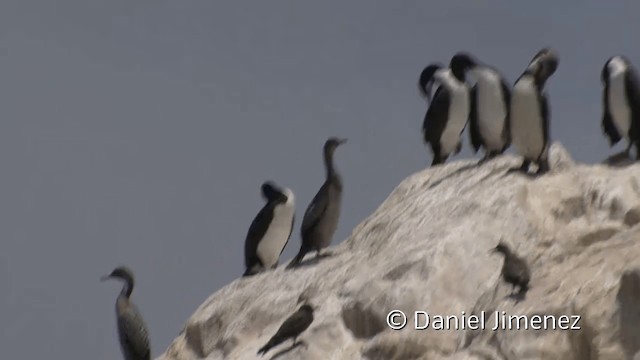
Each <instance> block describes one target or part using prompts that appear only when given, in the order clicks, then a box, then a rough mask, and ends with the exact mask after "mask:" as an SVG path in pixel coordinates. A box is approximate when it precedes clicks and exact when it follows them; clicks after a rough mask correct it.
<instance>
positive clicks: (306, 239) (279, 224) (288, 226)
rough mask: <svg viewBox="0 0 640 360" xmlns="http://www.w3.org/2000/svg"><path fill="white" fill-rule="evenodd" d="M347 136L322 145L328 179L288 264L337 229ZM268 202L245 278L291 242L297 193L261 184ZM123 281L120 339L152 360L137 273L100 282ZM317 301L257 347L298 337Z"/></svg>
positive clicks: (249, 243) (136, 357) (253, 234)
mask: <svg viewBox="0 0 640 360" xmlns="http://www.w3.org/2000/svg"><path fill="white" fill-rule="evenodd" d="M346 142H347V139H341V138H337V137H330V138H329V139H327V141H326V142H325V144H324V148H323V157H324V166H325V171H326V179H325V181H324V183H323V184H322V186H321V187H320V189H319V190H318V192H317V193H316V195H315V196H314V197H313V199H312V200H311V203H310V204H309V206H308V207H307V209H306V211H305V213H304V217H303V219H302V225H301V227H300V235H301V245H300V250H299V251H298V254H297V255H296V256H295V257H294V258H293V260H292V261H291V262H290V263H289V265H288V266H287V268H288V269H293V268H295V267H297V266H298V265H300V264H301V263H302V260H303V259H304V257H305V256H306V255H307V254H308V253H309V252H313V251H315V252H316V257H317V258H321V257H323V256H326V255H327V254H321V251H322V250H323V249H325V248H326V247H328V246H329V245H330V244H331V241H332V240H333V236H334V234H335V231H336V229H337V227H338V219H339V218H340V208H341V203H342V188H343V184H342V178H341V177H340V174H339V173H338V171H337V170H336V168H335V165H334V163H333V155H334V152H335V151H336V149H337V148H338V147H339V146H340V145H342V144H344V143H346ZM261 192H262V195H263V197H264V199H265V200H266V203H265V204H264V206H263V207H262V209H260V211H259V212H258V214H257V215H256V216H255V218H254V219H253V221H252V222H251V225H250V226H249V231H248V232H247V236H246V238H245V247H244V258H245V267H246V270H245V272H244V274H243V277H247V276H252V275H255V274H258V273H260V272H264V271H266V270H270V269H274V268H276V267H277V266H278V262H279V259H280V255H281V254H282V251H283V250H284V248H285V246H286V245H287V243H288V242H289V238H290V237H291V234H292V232H293V227H294V222H295V195H294V193H293V191H292V190H291V189H289V188H286V187H280V186H278V185H277V184H276V183H275V182H273V181H266V182H264V183H263V184H262V186H261ZM111 278H113V279H119V280H121V281H123V282H124V285H123V287H122V291H121V292H120V294H119V295H118V298H117V300H116V318H117V325H118V338H119V340H120V347H121V350H122V353H123V355H124V358H125V360H149V359H150V357H151V351H150V347H149V335H148V331H147V327H146V325H145V322H144V320H143V318H142V316H141V315H140V312H139V310H138V309H137V307H136V306H135V304H134V303H133V302H132V301H131V299H130V296H131V292H132V291H133V286H134V277H133V272H132V271H131V270H130V269H129V268H127V267H126V266H120V267H117V268H116V269H115V270H113V271H112V272H111V274H109V275H107V276H104V277H103V278H102V280H106V279H111ZM313 309H314V307H313V305H312V304H311V303H309V302H308V301H305V302H304V303H303V304H302V306H301V307H300V308H299V309H298V311H296V312H295V313H294V314H293V315H291V316H290V317H289V318H287V320H286V321H285V322H284V323H283V324H282V326H281V327H280V328H279V329H278V331H277V332H276V333H275V335H274V336H273V337H271V339H270V340H269V341H268V342H267V343H266V344H265V345H264V346H263V347H262V348H260V350H259V351H258V354H265V353H266V352H267V351H268V350H269V349H271V348H272V347H274V346H277V345H279V344H280V343H282V342H283V341H285V340H287V339H289V338H293V339H294V343H295V341H296V339H297V336H298V335H299V334H300V333H302V332H303V331H304V330H306V329H307V327H309V325H310V324H311V322H312V321H313Z"/></svg>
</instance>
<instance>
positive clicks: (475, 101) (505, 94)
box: [451, 52, 511, 162]
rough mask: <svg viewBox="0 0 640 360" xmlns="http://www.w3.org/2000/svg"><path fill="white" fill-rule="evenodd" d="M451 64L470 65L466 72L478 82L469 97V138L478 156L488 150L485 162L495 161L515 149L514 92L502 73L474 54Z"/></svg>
mask: <svg viewBox="0 0 640 360" xmlns="http://www.w3.org/2000/svg"><path fill="white" fill-rule="evenodd" d="M451 62H454V63H455V62H458V63H464V64H467V66H465V71H466V72H468V73H470V74H471V75H473V76H474V77H475V78H476V83H475V85H473V86H472V87H471V91H470V94H469V99H470V101H471V105H470V107H469V125H470V126H469V135H470V137H471V145H472V147H473V150H474V151H475V152H477V151H478V150H479V149H480V147H483V148H484V149H485V150H486V153H485V156H484V158H483V159H482V161H483V162H484V161H486V160H489V159H492V158H494V157H496V156H498V155H500V154H502V153H504V151H505V150H506V149H507V148H508V147H509V145H511V133H510V132H511V130H510V128H509V106H510V103H511V89H510V87H509V85H507V82H506V81H505V79H504V77H503V76H502V75H501V74H500V72H498V70H496V69H494V68H493V67H491V66H489V65H485V64H482V63H480V62H479V61H478V60H476V59H475V58H474V57H473V56H472V55H471V54H468V53H465V52H459V53H457V54H455V55H454V56H453V59H452V60H451ZM468 64H470V65H468Z"/></svg>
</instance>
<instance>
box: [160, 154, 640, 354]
mask: <svg viewBox="0 0 640 360" xmlns="http://www.w3.org/2000/svg"><path fill="white" fill-rule="evenodd" d="M519 165H520V160H519V159H517V158H514V157H512V156H504V157H500V158H497V159H495V160H492V161H491V162H489V163H486V164H484V165H483V166H480V167H477V166H476V164H475V161H458V162H452V163H450V164H447V165H445V166H441V167H437V168H434V169H428V170H424V171H422V172H420V173H417V174H414V175H412V176H410V177H409V178H407V179H406V180H404V181H403V182H402V183H401V184H400V185H399V186H398V187H397V188H396V189H395V190H394V191H393V192H392V193H391V195H389V197H388V198H387V199H386V201H385V202H384V203H383V204H382V205H381V206H380V207H379V208H378V209H377V210H376V211H375V212H374V213H373V214H372V215H371V216H370V217H369V218H367V219H366V220H365V221H364V222H363V223H361V224H360V225H358V226H357V227H356V228H355V229H354V231H353V233H352V235H351V237H350V238H349V239H347V240H346V241H344V242H343V243H341V244H340V245H338V246H336V247H335V248H333V249H332V251H333V254H334V256H332V257H328V258H324V259H322V260H321V261H319V262H317V263H312V265H310V266H304V267H302V268H299V269H296V270H288V271H287V270H284V266H280V267H279V268H278V269H276V270H274V271H269V272H266V273H263V274H259V275H256V276H253V277H250V278H244V279H238V280H236V281H234V282H233V283H231V284H229V285H228V286H226V287H225V288H223V289H221V290H219V291H218V292H216V293H215V294H213V295H212V296H211V297H210V298H209V299H208V300H207V301H206V302H205V303H204V304H202V305H201V306H200V308H199V309H198V310H197V311H196V312H195V313H194V314H193V316H192V317H191V318H190V319H189V320H188V321H187V324H186V326H185V330H184V331H183V332H182V334H181V335H180V336H179V337H178V338H177V339H175V341H174V342H173V344H171V346H170V347H169V349H168V350H167V352H166V353H165V354H164V355H163V356H161V357H160V359H166V360H191V359H207V360H216V359H255V358H257V356H256V351H257V350H258V349H259V348H260V347H261V346H262V345H263V344H264V343H266V341H267V340H268V339H269V338H270V337H271V336H272V335H273V334H274V333H275V331H276V330H277V329H278V327H279V326H280V324H281V323H282V321H284V319H285V318H286V317H287V316H289V315H290V314H291V313H292V312H294V311H295V310H296V309H297V307H298V305H297V301H298V299H299V298H300V297H301V296H304V297H307V298H310V299H312V301H313V302H314V304H316V305H319V308H318V309H317V310H316V313H315V320H314V322H313V324H312V325H311V326H310V327H309V329H307V331H306V332H304V333H303V335H302V336H301V337H300V340H302V341H304V343H305V344H306V346H297V347H295V348H293V349H290V348H291V341H288V342H286V343H284V344H282V345H280V346H278V347H276V348H274V349H272V350H271V351H270V352H269V353H267V355H266V356H265V358H267V359H271V358H272V357H274V355H277V354H279V353H281V355H280V356H277V357H276V358H277V359H280V360H287V359H309V360H314V359H318V360H326V359H349V360H351V359H372V360H374V359H381V360H394V359H398V360H409V359H437V360H440V359H442V360H445V359H446V360H480V359H484V360H487V359H491V360H507V359H508V360H526V359H558V360H583V359H590V360H596V359H598V360H604V359H607V360H608V359H612V360H613V359H616V360H618V359H629V358H633V357H634V355H635V357H636V358H638V357H640V355H636V354H638V353H640V270H637V269H640V241H638V240H639V238H640V226H636V224H637V223H638V222H640V182H639V177H640V164H638V165H634V164H632V165H628V166H627V167H618V168H613V167H608V166H606V165H579V164H574V162H573V161H572V160H571V158H570V156H569V155H568V154H567V153H566V151H565V150H564V149H563V148H562V147H561V146H559V145H557V144H554V146H552V148H551V166H552V172H551V173H549V174H547V175H545V176H542V177H539V178H531V177H527V176H524V175H522V174H518V173H509V174H507V170H508V169H509V168H513V167H518V166H519ZM348 189H349V184H346V191H348ZM500 238H503V239H504V240H505V241H506V242H508V243H510V244H511V245H512V248H513V249H514V250H515V251H516V252H517V253H518V254H520V255H521V256H523V257H524V258H526V260H527V261H528V263H529V264H530V267H531V273H532V280H531V283H530V288H531V289H530V290H529V292H528V294H527V297H526V299H525V300H523V301H521V302H518V303H516V302H515V301H514V300H512V299H510V298H507V295H508V294H509V292H510V287H509V286H507V285H505V284H504V283H502V281H501V279H500V269H501V265H502V258H501V257H500V256H498V255H492V254H489V250H490V249H491V248H493V247H494V246H495V245H496V244H497V243H498V241H499V240H500ZM394 309H399V310H402V311H404V312H406V313H407V314H409V315H411V314H412V313H413V311H415V310H424V311H427V312H429V313H430V314H432V315H435V314H441V315H461V312H462V311H465V313H466V314H467V315H470V314H473V313H480V312H481V311H485V312H486V313H487V314H490V315H492V314H493V312H494V311H505V312H506V314H508V315H527V316H533V315H535V314H539V315H556V316H560V315H563V314H564V315H579V316H581V320H580V322H579V325H580V326H581V330H546V331H545V330H497V331H492V330H491V327H492V326H493V320H492V319H488V320H487V321H488V323H487V328H486V329H485V330H449V331H445V330H442V331H436V330H433V329H428V330H421V331H417V330H413V329H412V328H411V326H412V324H413V322H412V319H409V320H410V321H409V325H410V326H409V327H407V328H405V329H403V330H401V331H394V330H391V329H390V328H389V327H388V326H387V325H386V316H387V314H388V313H389V311H391V310H394ZM487 316H489V315H487ZM410 317H411V316H410Z"/></svg>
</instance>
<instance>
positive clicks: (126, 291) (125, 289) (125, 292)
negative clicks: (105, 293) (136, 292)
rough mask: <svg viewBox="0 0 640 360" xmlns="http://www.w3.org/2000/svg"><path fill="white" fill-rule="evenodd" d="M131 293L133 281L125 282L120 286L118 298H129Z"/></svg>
mask: <svg viewBox="0 0 640 360" xmlns="http://www.w3.org/2000/svg"><path fill="white" fill-rule="evenodd" d="M132 292H133V279H129V280H125V282H124V285H122V290H121V291H120V296H124V297H126V298H127V299H128V298H129V297H130V296H131V293H132Z"/></svg>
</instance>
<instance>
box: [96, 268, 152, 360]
mask: <svg viewBox="0 0 640 360" xmlns="http://www.w3.org/2000/svg"><path fill="white" fill-rule="evenodd" d="M108 279H120V280H122V281H124V285H123V287H122V291H120V295H118V299H117V300H116V318H117V321H118V338H119V340H120V348H121V350H122V354H123V355H124V359H125V360H150V359H151V350H150V348H149V335H148V332H147V326H146V324H145V322H144V320H143V319H142V315H140V312H139V311H138V308H137V307H136V306H135V304H134V303H133V302H132V301H131V300H130V299H129V298H130V297H131V292H133V285H134V281H133V273H132V272H131V270H130V269H129V268H127V267H125V266H119V267H117V268H116V269H115V270H113V271H112V272H111V274H109V275H106V276H103V277H102V278H101V280H102V281H105V280H108Z"/></svg>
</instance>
